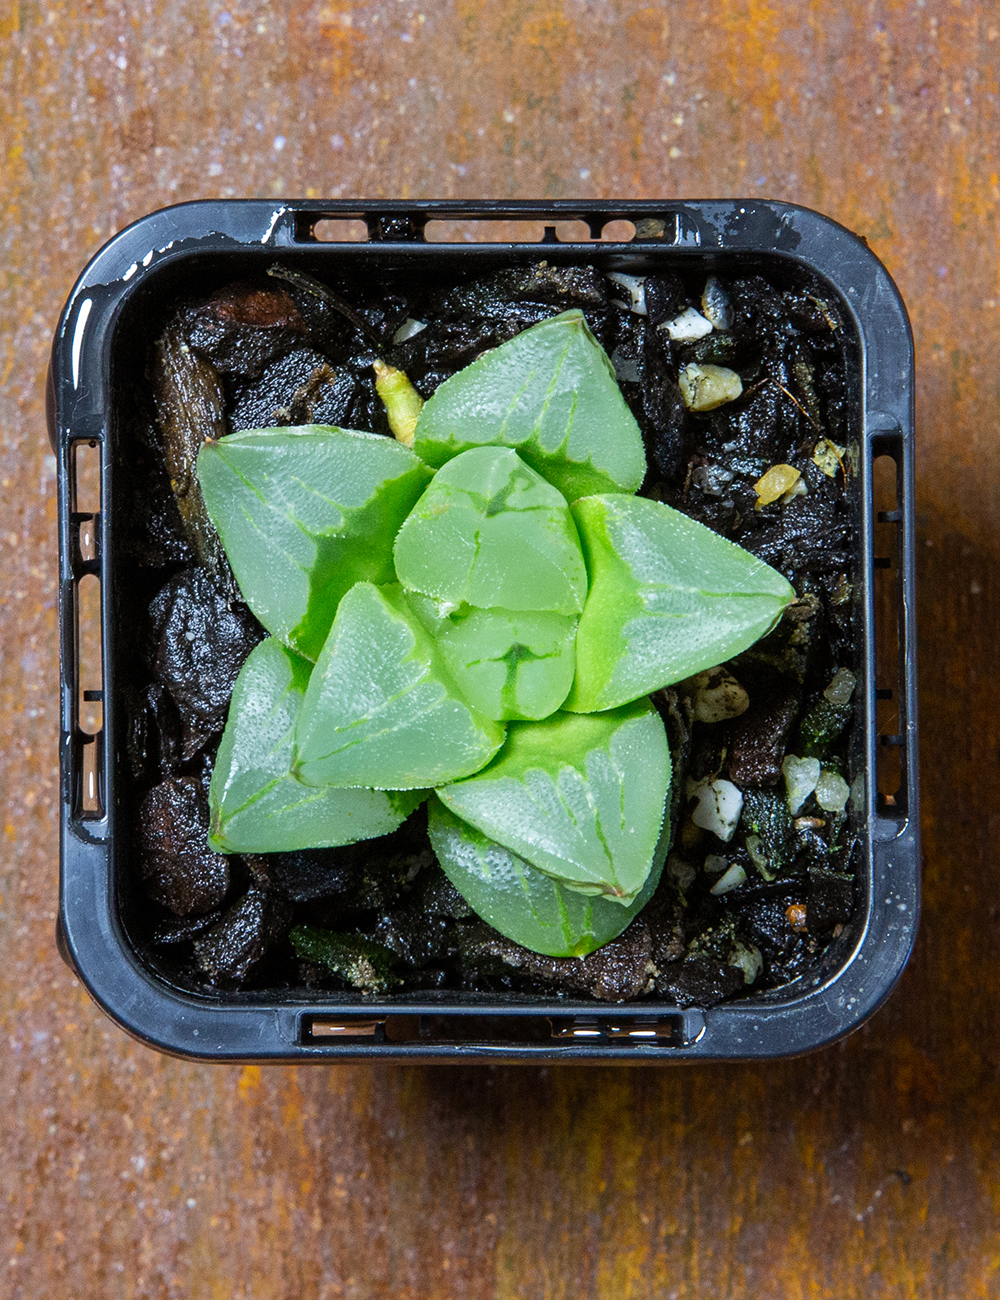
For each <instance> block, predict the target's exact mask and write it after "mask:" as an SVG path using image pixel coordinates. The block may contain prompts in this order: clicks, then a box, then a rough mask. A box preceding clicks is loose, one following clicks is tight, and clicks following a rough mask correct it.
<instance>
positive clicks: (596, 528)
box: [565, 493, 795, 713]
mask: <svg viewBox="0 0 1000 1300" xmlns="http://www.w3.org/2000/svg"><path fill="white" fill-rule="evenodd" d="M573 515H574V517H575V518H576V522H577V527H578V528H579V530H580V540H581V542H582V543H583V549H584V555H585V556H586V559H587V571H588V573H589V574H590V595H589V596H588V597H587V604H586V606H585V608H584V611H583V615H582V617H581V619H580V626H579V629H578V631H577V637H576V678H575V680H574V682H573V689H572V690H571V691H570V694H569V698H568V700H567V701H566V705H565V707H566V708H567V709H571V710H573V711H575V712H579V713H591V712H593V711H595V710H598V709H610V708H615V707H617V706H618V705H620V704H624V703H625V702H626V701H628V700H634V699H637V698H639V697H640V696H642V695H646V694H648V693H649V692H651V691H656V690H659V689H660V687H661V686H668V685H670V683H671V682H679V681H682V680H683V679H684V678H686V677H692V676H694V674H695V673H700V672H701V671H702V670H703V669H705V668H711V667H714V665H715V664H720V663H725V662H726V660H728V659H732V658H733V656H734V655H738V654H740V653H741V652H742V651H743V650H746V649H747V648H748V647H749V646H751V645H753V643H754V642H755V641H757V640H759V638H760V637H762V636H763V635H764V634H765V632H768V631H769V630H770V629H771V628H772V627H773V626H774V624H775V623H776V622H777V621H778V619H779V618H780V617H781V612H782V610H783V609H784V608H785V606H786V605H787V604H788V603H789V601H790V600H792V599H793V598H794V596H795V592H794V590H793V588H792V587H791V585H790V584H789V583H788V582H786V580H785V579H784V578H783V577H782V576H781V574H780V573H778V572H777V571H776V570H774V569H772V568H771V567H770V566H769V565H767V564H765V563H764V561H763V560H758V559H757V558H756V556H753V555H751V554H750V553H749V551H745V550H743V548H742V547H740V546H737V545H736V544H735V543H734V542H730V541H727V539H726V538H724V537H720V536H719V535H718V534H717V533H713V532H712V531H711V529H709V528H706V527H705V526H704V524H699V523H697V522H696V521H695V520H693V519H689V518H688V517H687V516H686V515H682V514H681V513H680V512H679V511H677V510H672V509H671V508H670V507H669V506H665V505H662V504H661V503H660V502H659V501H649V500H646V499H645V498H643V497H630V496H625V495H623V494H620V493H611V494H608V495H605V496H594V497H587V498H585V499H584V500H582V501H578V502H576V504H575V505H574V506H573Z"/></svg>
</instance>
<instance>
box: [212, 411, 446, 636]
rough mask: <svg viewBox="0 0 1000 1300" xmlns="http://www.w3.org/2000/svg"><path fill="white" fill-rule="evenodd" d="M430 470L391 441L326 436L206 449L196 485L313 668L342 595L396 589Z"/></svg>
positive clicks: (238, 564)
mask: <svg viewBox="0 0 1000 1300" xmlns="http://www.w3.org/2000/svg"><path fill="white" fill-rule="evenodd" d="M430 477H431V471H430V470H429V469H428V468H427V466H426V465H424V464H423V462H422V461H420V460H419V459H418V458H417V457H416V456H415V455H414V454H413V452H412V451H409V450H408V449H407V448H406V447H403V446H401V445H400V444H399V443H398V442H395V441H394V440H393V439H392V438H383V437H379V436H377V435H375V434H371V433H356V432H354V431H352V430H348V429H335V428H332V427H329V426H324V425H301V426H298V427H296V428H290V429H251V430H247V431H245V432H242V433H234V434H231V435H230V436H229V437H227V438H222V439H220V440H219V441H217V442H206V443H205V444H204V445H203V446H202V449H201V452H200V453H199V456H198V479H199V482H200V483H201V489H202V492H203V494H204V497H205V503H206V505H207V506H208V511H209V514H210V515H211V518H212V522H213V523H214V524H215V526H216V528H217V529H218V531H219V536H220V537H221V538H222V544H223V546H224V547H225V551H226V555H227V556H228V557H229V562H230V564H231V565H232V566H233V572H234V573H235V575H236V581H237V582H238V583H239V586H240V590H241V591H242V592H243V595H244V598H245V599H246V602H247V604H248V605H249V606H250V608H251V609H252V610H253V612H254V614H256V616H257V617H258V618H259V619H260V621H261V622H262V623H263V624H264V626H265V627H266V628H267V630H268V631H269V632H270V633H272V635H274V636H276V637H279V638H280V639H281V640H282V641H284V642H285V644H286V645H289V646H290V647H291V648H292V649H294V650H297V651H298V652H299V653H300V654H303V655H305V656H306V658H308V659H313V660H315V658H316V656H317V655H318V654H319V652H320V650H321V649H322V646H323V642H324V641H325V640H326V635H327V633H328V632H329V630H330V624H331V623H332V622H333V616H334V614H335V613H336V611H337V605H338V604H339V602H340V599H341V597H342V596H343V595H344V593H345V592H346V591H347V590H348V589H349V588H350V587H351V586H352V585H353V584H354V583H355V582H358V581H362V580H367V581H371V582H392V581H393V580H394V579H395V576H396V575H395V570H394V568H393V563H392V544H393V539H394V538H395V535H396V532H397V530H398V529H399V526H400V524H401V523H402V522H403V520H404V519H405V518H406V516H407V514H408V513H409V511H410V510H411V508H412V507H413V505H414V504H415V502H416V501H417V499H418V497H419V496H420V494H421V493H422V492H423V490H424V488H425V487H426V485H427V482H428V480H429V478H430Z"/></svg>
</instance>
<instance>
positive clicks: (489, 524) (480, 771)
mask: <svg viewBox="0 0 1000 1300" xmlns="http://www.w3.org/2000/svg"><path fill="white" fill-rule="evenodd" d="M412 397H413V395H412V392H411V393H410V395H409V397H408V398H407V400H408V401H409V403H410V407H413V409H412V410H410V409H409V408H408V411H407V418H406V429H407V434H406V439H405V441H406V443H409V442H410V441H412V448H411V447H410V446H409V445H404V442H403V441H394V440H392V439H389V438H386V437H383V436H378V435H374V434H371V433H363V432H357V431H354V430H346V429H338V428H332V427H326V426H316V425H305V426H299V427H295V428H277V429H256V430H248V431H244V432H239V433H234V434H232V435H230V436H228V437H225V438H222V439H219V440H216V441H209V442H207V443H206V444H205V445H204V446H203V448H202V450H201V453H200V455H199V459H198V478H199V482H200V484H201V489H202V492H203V494H204V498H205V502H206V504H207V507H208V511H209V513H210V515H211V518H212V521H213V522H214V524H215V526H216V528H217V529H218V532H219V535H220V537H221V539H222V543H223V546H224V548H225V551H226V554H227V556H228V557H229V561H230V563H231V565H232V568H233V572H234V574H235V576H236V579H237V582H238V583H239V586H240V589H241V591H242V593H243V595H244V598H245V599H246V601H247V604H248V605H249V606H250V608H251V610H252V611H253V612H254V614H255V615H256V616H257V618H258V619H259V620H260V622H261V623H262V624H263V625H264V627H265V628H266V629H267V631H268V632H269V633H270V634H271V635H270V637H269V638H268V639H267V640H265V641H263V642H262V643H261V644H260V645H259V646H258V647H257V648H256V649H255V650H254V651H253V653H252V654H251V655H250V657H249V659H248V660H247V662H246V664H245V665H244V667H243V670H242V672H241V673H240V676H239V679H238V680H237V682H236V686H235V688H234V691H233V697H232V703H231V706H230V711H229V720H228V723H227V726H226V730H225V734H224V736H223V739H222V742H221V745H220V748H219V753H218V758H217V760H216V765H215V770H214V774H213V778H212V786H211V795H210V802H211V809H212V826H211V832H210V842H211V844H212V846H213V847H214V848H216V849H217V850H219V851H220V852H222V853H268V852H279V851H289V850H298V849H305V848H320V847H326V846H334V845H342V844H349V843H354V842H357V841H359V840H364V839H370V838H374V837H377V836H381V835H385V834H388V833H389V832H391V831H392V830H394V829H395V828H396V827H397V826H399V825H400V824H401V823H402V821H403V820H404V819H405V818H406V817H407V816H409V814H410V813H411V812H412V811H413V810H414V809H415V808H416V807H417V806H418V805H419V804H420V803H422V802H423V801H424V800H425V799H429V800H430V805H429V809H428V823H429V833H430V838H431V843H432V845H433V847H434V849H435V851H436V853H437V855H438V858H439V861H440V863H441V866H442V868H443V870H444V871H445V873H446V874H447V875H448V877H449V879H450V880H451V881H452V883H453V884H454V885H455V886H456V887H457V888H458V889H459V890H460V892H461V893H462V894H463V895H464V897H465V898H466V900H467V902H468V903H469V905H470V906H471V907H472V908H473V909H474V910H475V911H476V912H477V913H478V914H479V915H480V916H481V917H482V918H483V919H484V920H486V921H487V922H488V923H489V924H490V925H492V926H494V927H495V928H496V929H498V930H500V931H501V932H502V933H503V934H505V935H506V936H507V937H508V938H510V939H513V940H515V941H516V942H518V943H521V944H523V945H524V946H526V947H528V948H531V949H533V950H534V951H536V952H540V953H546V954H549V955H552V956H573V955H583V954H585V953H587V952H591V951H593V950H594V949H595V948H598V947H600V946H601V945H602V944H604V943H607V942H608V941H610V940H611V939H613V938H614V937H615V936H616V935H617V934H619V933H620V932H621V930H623V929H624V928H625V926H626V925H627V924H628V922H629V921H630V920H631V918H632V917H633V916H634V915H635V914H636V912H637V911H638V910H639V909H640V908H641V907H642V906H643V904H644V903H645V902H646V900H647V899H648V898H649V897H650V896H651V894H652V892H653V890H654V889H655V887H656V883H657V880H658V878H659V874H660V871H661V870H662V866H663V858H664V855H665V851H666V843H667V838H668V836H667V828H666V827H665V810H666V808H667V795H668V791H669V786H670V775H671V761H670V753H669V749H668V745H667V737H666V733H665V731H664V727H663V723H662V721H661V719H660V716H659V714H658V712H657V711H656V709H655V708H654V706H653V704H652V702H651V701H650V699H649V695H650V693H651V692H654V691H656V690H658V689H659V688H661V687H663V686H666V685H669V684H670V683H673V682H677V681H680V680H682V679H684V678H688V677H690V676H692V675H694V674H696V673H699V672H701V671H703V670H704V669H707V668H710V667H713V666H714V665H716V664H719V663H722V662H724V661H726V660H728V659H730V658H732V657H733V656H734V655H736V654H738V653H740V652H741V651H742V650H745V649H746V648H747V647H749V646H750V645H752V644H753V642H754V641H756V640H757V639H758V638H759V637H761V636H762V635H764V633H766V632H767V631H768V630H769V629H770V628H771V627H772V626H773V625H774V624H775V622H776V621H777V620H778V618H779V617H780V615H781V612H782V610H783V609H784V607H785V605H786V604H787V603H788V602H789V601H790V600H791V599H792V598H793V596H794V592H793V590H792V588H791V586H790V585H789V584H788V582H786V580H785V579H784V578H783V577H782V576H781V575H780V574H778V573H777V572H775V570H773V569H771V568H770V567H769V566H768V565H766V564H764V563H763V562H761V561H760V560H758V559H756V558H755V557H754V556H752V555H750V554H749V553H747V552H746V551H744V550H742V549H741V548H740V547H738V546H736V545H735V544H733V543H732V542H729V541H727V540H726V539H724V538H722V537H719V536H718V535H716V534H715V533H713V532H711V531H710V530H709V529H707V528H705V527H704V526H703V525H701V524H699V523H697V522H695V521H693V520H690V519H688V518H687V517H686V516H684V515H682V514H680V513H678V512H677V511H675V510H672V509H671V508H670V507H668V506H666V505H663V504H661V503H660V502H657V501H652V500H648V499H645V498H642V497H638V496H636V495H635V493H636V492H637V490H638V489H639V487H640V485H641V483H642V479H643V476H644V474H645V456H644V452H643V444H642V437H641V434H640V431H639V428H638V426H637V424H636V422H635V420H634V418H633V416H632V415H631V413H630V411H629V409H628V407H627V405H626V403H625V401H624V399H623V398H622V395H621V393H620V391H619V389H618V385H617V383H616V381H615V376H614V371H613V369H612V367H611V364H610V362H609V361H608V358H607V356H606V355H605V353H604V351H603V350H602V349H601V347H600V346H599V344H598V343H597V342H596V340H595V339H594V338H593V336H592V335H591V333H590V331H589V330H588V328H587V325H586V322H585V320H584V318H583V316H582V314H581V313H580V312H579V311H568V312H565V313H563V314H562V315H560V316H555V317H553V318H551V319H549V320H546V321H543V322H542V323H541V324H538V325H535V326H532V327H531V328H530V329H527V330H525V331H524V332H523V333H521V334H519V335H517V336H516V337H515V338H513V339H512V340H510V341H509V342H507V343H504V344H503V345H501V346H500V347H498V348H496V349H494V350H492V351H490V352H487V353H485V354H484V355H483V356H481V357H479V358H478V359H477V360H476V361H474V362H473V363H472V364H471V365H469V366H467V367H466V368H465V369H464V370H462V371H460V372H459V373H458V374H456V375H454V376H453V377H452V378H450V379H448V380H447V381H445V382H444V383H443V384H441V386H440V387H439V388H438V389H437V391H436V392H435V393H434V394H433V396H432V397H431V398H430V400H429V401H428V402H427V403H426V404H425V405H423V407H422V409H420V410H419V414H418V415H417V416H416V425H415V428H414V427H413V415H414V414H415V412H416V408H415V407H414V405H413V402H412ZM417 405H418V406H419V402H418V403H417ZM391 416H392V411H391V410H390V418H391Z"/></svg>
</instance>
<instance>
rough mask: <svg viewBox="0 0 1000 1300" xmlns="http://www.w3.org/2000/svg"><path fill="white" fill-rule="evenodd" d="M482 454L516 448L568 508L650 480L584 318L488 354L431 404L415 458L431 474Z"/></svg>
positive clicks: (541, 327) (631, 420)
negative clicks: (465, 454) (472, 452)
mask: <svg viewBox="0 0 1000 1300" xmlns="http://www.w3.org/2000/svg"><path fill="white" fill-rule="evenodd" d="M480 446H494V447H495V446H502V447H513V448H515V449H516V450H517V451H518V452H519V453H520V455H521V457H522V458H523V459H524V460H526V461H527V462H528V464H529V465H531V466H532V468H533V469H536V470H537V471H538V472H539V474H541V475H543V477H545V478H546V479H548V481H549V482H550V483H552V484H554V486H555V487H557V488H558V489H559V491H560V492H562V494H563V495H564V496H565V497H566V499H567V500H568V501H575V500H576V498H577V497H580V496H586V495H590V494H592V493H595V492H616V491H625V492H635V491H637V490H638V488H639V486H640V484H641V483H642V480H643V477H644V475H645V473H646V456H645V452H644V451H643V445H642V434H641V433H640V431H639V426H638V425H637V424H636V422H635V417H634V416H633V415H632V413H631V411H630V410H629V409H628V406H627V405H626V403H625V399H624V398H623V397H622V395H621V391H620V390H619V388H618V384H617V382H616V380H615V372H614V369H613V367H612V365H611V362H610V361H609V360H608V357H607V354H606V353H605V352H604V349H603V348H602V347H601V346H600V344H599V343H598V342H597V340H596V339H595V338H594V336H593V335H592V334H591V332H590V330H589V329H588V328H587V323H586V321H585V320H584V318H583V315H582V314H581V313H580V312H579V311H567V312H563V313H562V315H560V316H554V317H552V319H551V320H546V321H542V322H541V323H540V324H538V325H533V326H532V327H531V328H530V329H526V330H524V331H523V332H522V333H520V334H518V335H517V336H516V337H515V338H513V339H511V340H510V341H509V342H507V343H502V344H501V345H500V347H498V348H494V349H493V350H492V351H490V352H487V353H485V354H484V355H483V356H481V357H480V358H479V359H478V360H476V361H473V362H472V364H471V365H468V366H466V367H465V369H464V370H460V371H459V372H458V374H457V375H452V377H451V378H450V379H446V380H445V382H444V383H443V384H441V386H440V387H439V388H438V389H437V391H436V392H435V393H434V395H433V397H431V399H430V400H429V401H428V402H427V403H426V404H425V406H424V408H423V410H422V411H421V412H420V418H419V420H418V421H417V429H416V438H415V441H414V450H415V451H416V452H417V454H418V455H419V456H421V457H423V459H424V460H425V461H427V463H428V464H429V465H435V466H438V465H443V464H444V463H445V462H446V461H448V460H450V459H451V458H452V457H453V456H457V455H458V454H459V452H462V451H466V450H468V449H469V448H470V447H480Z"/></svg>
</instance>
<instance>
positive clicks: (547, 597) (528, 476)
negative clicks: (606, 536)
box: [395, 447, 587, 614]
mask: <svg viewBox="0 0 1000 1300" xmlns="http://www.w3.org/2000/svg"><path fill="white" fill-rule="evenodd" d="M395 558H396V573H397V575H398V576H399V580H400V582H402V583H403V585H404V586H405V587H407V588H409V589H410V590H411V591H418V592H422V593H423V594H424V595H426V596H431V597H433V598H434V599H436V600H438V601H444V602H447V603H448V604H449V605H451V606H453V607H455V608H457V607H458V606H459V605H461V604H463V603H466V604H469V605H476V606H478V607H480V608H482V609H489V608H492V607H500V608H503V609H544V610H552V611H554V612H556V613H559V614H579V612H580V610H581V609H583V602H584V601H585V600H586V598H587V571H586V569H585V568H584V564H583V555H582V553H581V551H580V542H579V539H578V537H577V535H576V525H575V524H574V523H573V517H572V515H571V514H570V512H569V506H568V505H567V503H566V498H565V497H564V496H563V495H562V493H561V492H558V491H556V489H555V488H554V487H553V486H552V485H551V484H550V483H547V482H546V481H545V479H544V478H542V476H541V475H540V474H537V473H536V472H535V471H534V470H533V469H531V467H530V466H528V465H526V464H525V463H524V461H523V460H522V459H521V458H520V456H518V454H517V452H516V451H511V450H510V449H509V448H507V447H476V448H474V449H473V450H472V451H465V452H462V453H461V455H458V456H456V457H455V458H454V459H453V460H450V461H449V462H448V464H447V465H445V466H444V467H443V468H442V469H439V470H438V472H437V474H436V475H435V477H434V482H433V483H432V484H431V485H430V487H429V488H428V489H427V491H426V492H425V493H424V495H423V496H422V497H421V498H420V500H419V501H418V502H417V504H416V505H415V506H414V508H413V510H412V511H411V512H410V515H409V518H408V519H407V520H406V522H405V523H404V524H403V526H402V528H401V529H400V530H399V535H398V536H397V538H396V545H395Z"/></svg>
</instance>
